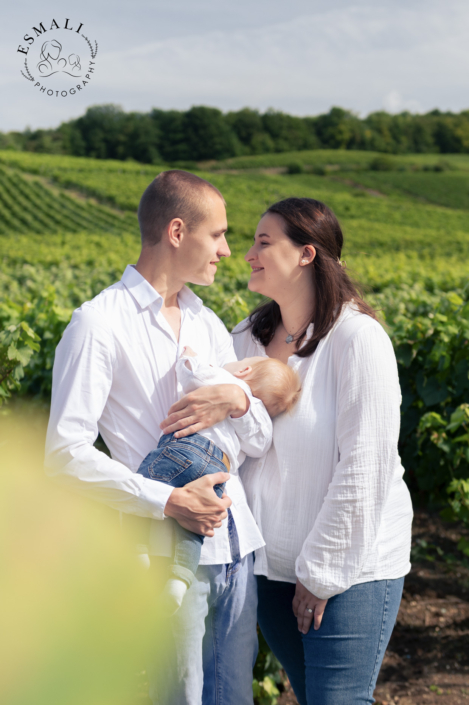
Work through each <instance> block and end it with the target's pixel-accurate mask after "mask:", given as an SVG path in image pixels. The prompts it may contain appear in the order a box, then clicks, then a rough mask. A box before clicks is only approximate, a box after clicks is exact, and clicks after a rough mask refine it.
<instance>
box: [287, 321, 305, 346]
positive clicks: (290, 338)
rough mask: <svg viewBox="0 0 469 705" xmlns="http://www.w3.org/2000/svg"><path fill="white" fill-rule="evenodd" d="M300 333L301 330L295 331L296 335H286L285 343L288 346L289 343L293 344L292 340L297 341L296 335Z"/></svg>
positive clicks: (297, 336)
mask: <svg viewBox="0 0 469 705" xmlns="http://www.w3.org/2000/svg"><path fill="white" fill-rule="evenodd" d="M282 325H283V323H282ZM283 327H284V328H285V326H283ZM300 331H301V328H300V330H297V331H296V333H293V335H291V333H289V334H288V335H287V337H286V338H285V342H286V343H288V345H290V343H293V341H294V340H297V339H298V338H299V335H298V333H299V332H300Z"/></svg>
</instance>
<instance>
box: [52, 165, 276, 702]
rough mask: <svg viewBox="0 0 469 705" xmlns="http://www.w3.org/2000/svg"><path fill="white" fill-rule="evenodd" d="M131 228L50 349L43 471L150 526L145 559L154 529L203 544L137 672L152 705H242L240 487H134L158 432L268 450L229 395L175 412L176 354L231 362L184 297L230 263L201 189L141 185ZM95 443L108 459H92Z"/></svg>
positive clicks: (207, 481) (246, 584)
mask: <svg viewBox="0 0 469 705" xmlns="http://www.w3.org/2000/svg"><path fill="white" fill-rule="evenodd" d="M138 219H139V225H140V231H141V238H142V251H141V254H140V257H139V260H138V262H137V264H136V266H135V267H134V266H128V267H127V268H126V270H125V272H124V275H123V277H122V279H121V281H120V282H118V283H116V284H114V285H113V286H111V287H109V288H108V289H105V290H104V291H102V292H101V293H100V294H99V295H98V296H96V297H95V298H94V299H93V300H92V301H90V302H87V303H85V304H83V305H82V306H81V307H80V308H79V309H77V310H76V311H75V312H74V314H73V317H72V320H71V322H70V324H69V326H68V327H67V329H66V331H65V333H64V335H63V338H62V340H61V342H60V344H59V346H58V347H57V351H56V359H55V364H54V374H53V390H52V404H51V416H50V422H49V430H48V436H47V447H46V467H47V468H48V472H49V473H50V474H53V475H54V476H56V477H57V478H58V479H60V480H62V482H64V483H65V484H66V485H68V486H70V487H71V488H74V489H76V490H78V491H80V492H83V493H86V494H87V495H88V496H91V497H94V498H95V499H98V500H100V501H102V502H105V503H106V504H108V505H110V506H111V507H114V508H115V509H118V510H121V511H123V512H125V513H128V514H135V515H139V516H143V517H149V518H150V519H152V520H153V521H152V522H151V524H152V525H151V533H150V541H149V543H150V553H151V554H153V555H155V556H163V557H170V556H171V554H172V527H171V524H172V522H170V521H168V520H165V517H172V518H173V519H175V520H176V521H178V522H179V523H180V524H181V525H182V526H184V527H186V528H187V529H190V530H191V531H194V532H196V533H199V534H203V535H205V536H206V537H207V538H206V539H205V543H204V546H203V549H202V556H201V561H200V566H199V569H198V572H197V574H196V580H194V582H193V584H192V585H191V587H190V589H189V590H188V592H187V595H186V597H185V598H184V602H183V605H182V607H181V609H180V610H179V611H178V612H177V613H176V615H175V616H174V617H172V618H171V630H172V634H173V637H174V641H175V651H174V652H171V651H168V654H169V653H171V658H169V657H168V658H167V660H166V662H165V663H164V664H162V663H154V664H153V665H152V667H151V668H150V669H149V670H150V680H151V683H150V691H151V692H150V694H151V698H152V700H153V702H155V703H156V702H158V703H160V704H162V705H201V703H203V705H211V704H212V703H218V702H223V703H225V705H230V704H231V703H233V705H234V703H236V705H244V704H246V705H247V704H248V703H249V704H250V705H252V702H253V699H252V666H253V660H254V659H255V656H256V651H257V638H256V604H257V598H256V589H255V582H254V576H253V571H252V563H253V551H254V550H255V549H256V548H259V547H260V546H261V545H263V540H262V537H261V535H260V533H259V530H258V529H257V526H256V525H255V522H254V519H253V517H252V515H251V513H250V511H249V509H248V506H247V503H246V499H245V495H244V490H243V488H242V485H241V483H240V480H239V478H237V477H232V478H231V479H230V482H229V483H228V485H227V492H228V495H230V497H228V496H224V497H223V498H222V499H219V498H218V497H217V496H216V494H215V492H214V491H213V486H214V485H215V484H217V483H222V482H225V481H226V480H227V479H229V477H230V476H229V475H227V474H226V473H218V474H214V475H209V476H205V477H202V478H200V479H199V480H196V481H195V482H192V483H190V484H188V485H186V486H185V487H183V488H180V489H174V488H172V487H170V486H168V485H165V484H162V483H159V482H155V481H153V480H150V479H147V478H145V477H143V476H142V475H139V474H135V471H136V470H137V469H138V467H139V465H140V463H141V461H142V460H143V458H144V457H145V456H146V455H147V454H148V453H149V451H150V450H152V449H154V448H155V447H156V446H157V443H158V439H159V436H160V433H161V431H160V429H163V432H164V433H171V432H177V433H178V435H180V436H184V435H188V434H191V433H195V432H197V431H198V430H201V429H202V428H206V427H208V426H211V425H213V424H214V423H217V422H218V421H220V420H222V419H224V418H226V417H230V420H231V423H232V424H233V425H234V426H235V428H236V432H237V434H238V436H239V438H240V440H241V444H242V450H243V451H244V452H246V453H247V454H249V455H251V456H254V457H256V456H257V457H258V456H260V455H262V454H263V453H264V452H265V451H266V450H267V446H268V443H269V441H268V439H267V438H266V431H265V430H264V429H266V428H267V429H268V428H269V427H270V420H269V417H268V416H267V412H266V411H265V409H264V407H263V405H262V404H261V403H260V402H259V401H258V400H257V399H254V398H251V399H250V400H249V399H248V397H247V396H246V394H245V393H244V392H243V390H241V389H240V387H238V386H236V385H222V386H219V387H205V388H202V389H199V390H197V391H195V392H193V393H191V394H190V395H188V396H187V397H184V398H183V399H181V400H179V401H177V399H178V391H179V390H178V389H177V381H176V375H175V371H174V366H175V363H176V360H177V359H178V357H179V355H180V353H181V351H182V350H183V348H184V347H185V346H190V347H191V348H193V349H194V350H196V351H197V353H198V354H199V355H200V356H202V357H203V358H205V359H206V360H208V361H209V362H210V363H211V364H214V365H218V366H222V365H224V364H225V363H227V362H229V361H231V360H234V359H236V357H235V354H234V351H233V347H232V343H231V338H230V336H229V334H228V332H227V331H226V328H225V327H224V325H223V324H222V322H221V321H220V320H219V319H218V318H217V316H216V315H215V314H214V313H213V312H212V311H210V310H209V309H206V308H205V307H204V306H203V305H202V302H201V300H200V299H199V298H198V297H197V296H195V294H193V292H191V291H190V290H189V289H188V288H187V287H186V286H185V284H186V283H187V282H189V283H193V284H201V285H205V286H208V285H210V284H212V282H213V281H214V277H215V273H216V269H217V263H218V262H219V261H220V259H221V257H229V255H230V254H231V253H230V249H229V247H228V244H227V241H226V238H225V232H226V230H227V221H226V211H225V203H224V200H223V197H222V195H221V193H220V192H219V191H218V190H217V189H216V188H215V187H214V186H212V184H210V183H208V182H207V181H205V180H203V179H201V178H199V177H197V176H195V175H193V174H190V173H187V172H184V171H178V170H172V171H167V172H163V173H162V174H160V175H159V176H158V177H157V178H156V179H155V180H154V181H153V182H152V183H151V184H150V185H149V186H148V188H147V189H146V191H145V193H144V194H143V196H142V199H141V202H140V205H139V210H138ZM168 410H169V414H168ZM98 431H99V432H100V433H101V435H102V437H103V439H104V441H105V442H106V444H107V446H108V448H109V450H110V452H111V456H112V457H111V458H109V457H108V456H107V455H105V454H104V453H102V452H100V451H98V450H97V449H96V448H94V446H93V443H94V442H95V440H96V437H97V435H98ZM162 560H164V559H162ZM158 565H161V562H160V563H159V564H158ZM158 661H161V653H160V654H159V657H158ZM162 671H163V673H164V676H163V675H162Z"/></svg>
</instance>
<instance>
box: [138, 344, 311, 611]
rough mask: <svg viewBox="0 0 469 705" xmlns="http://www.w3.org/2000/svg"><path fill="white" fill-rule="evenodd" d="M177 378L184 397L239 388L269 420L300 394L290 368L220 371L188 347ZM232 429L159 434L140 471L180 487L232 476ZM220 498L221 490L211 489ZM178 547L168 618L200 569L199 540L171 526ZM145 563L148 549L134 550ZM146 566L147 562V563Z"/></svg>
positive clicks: (247, 364) (248, 363) (225, 424)
mask: <svg viewBox="0 0 469 705" xmlns="http://www.w3.org/2000/svg"><path fill="white" fill-rule="evenodd" d="M176 375H177V379H178V382H179V383H180V385H181V387H182V390H183V392H184V394H188V393H189V392H191V391H193V390H195V389H197V388H199V387H204V386H207V385H216V384H237V385H239V386H240V387H241V389H243V390H244V392H245V393H246V394H247V396H248V397H250V396H251V395H253V396H255V397H257V398H258V399H260V400H261V401H262V402H263V403H264V405H265V407H266V409H267V412H268V413H269V415H270V417H271V418H273V417H275V416H277V415H278V414H281V413H282V412H283V411H288V410H289V409H291V408H292V407H293V405H294V404H295V403H296V401H297V399H298V397H299V395H300V391H301V388H300V379H299V377H298V374H297V373H296V372H295V371H294V370H293V369H292V368H291V367H289V366H288V365H285V364H284V363H283V362H280V361H279V360H275V359H273V358H269V357H250V358H245V359H244V360H240V361H236V362H229V363H228V364H227V365H225V366H224V367H223V368H220V367H212V366H211V365H207V364H204V363H203V362H202V361H201V360H200V359H199V358H198V357H197V355H196V354H195V353H194V352H193V351H192V350H191V349H190V348H188V347H186V348H184V351H183V354H182V356H181V357H180V359H179V360H178V361H177V363H176ZM240 452H241V446H240V441H239V439H238V437H237V435H236V432H235V429H234V428H233V426H232V424H230V422H229V420H228V419H225V420H224V421H221V422H220V423H217V424H215V425H214V426H212V427H211V428H206V429H204V430H202V431H200V433H193V434H192V435H190V436H186V437H185V438H175V437H174V434H173V433H170V434H167V435H163V436H161V438H160V441H159V443H158V447H157V448H156V449H155V450H152V451H151V452H150V453H149V454H148V455H147V457H146V458H145V459H144V460H143V461H142V463H141V465H140V467H139V469H138V472H139V473H140V474H141V475H143V476H144V477H147V478H150V479H152V480H158V481H159V482H164V483H166V484H168V485H172V486H173V487H184V485H186V484H187V483H188V482H192V481H193V480H196V479H197V478H199V477H202V476H203V475H207V474H212V473H216V472H220V471H222V472H230V470H231V472H236V471H237V470H238V465H239V464H240V461H241V462H242V460H243V459H244V458H243V455H242V454H241V458H240V457H239V456H240ZM214 490H215V492H216V494H217V495H218V496H219V497H221V496H222V494H223V491H224V485H215V486H214ZM175 535H176V536H175V538H176V542H175V543H176V548H175V553H174V560H173V565H172V566H171V577H170V579H169V580H168V581H167V583H166V586H165V588H164V591H163V600H164V605H165V610H166V611H167V614H168V615H170V614H174V613H175V612H176V611H177V610H178V609H179V607H180V606H181V604H182V600H183V597H184V595H185V593H186V591H187V589H188V588H189V587H190V585H191V583H192V581H193V579H194V573H195V571H196V570H197V566H198V565H199V560H200V553H201V549H202V544H203V541H204V537H203V536H199V535H198V534H195V533H193V532H192V531H188V530H187V529H184V528H183V527H182V526H180V524H178V523H177V522H175ZM138 551H139V553H140V554H141V559H143V562H145V558H144V556H145V554H147V552H148V549H147V547H146V546H144V545H140V546H139V548H138ZM146 561H148V558H146Z"/></svg>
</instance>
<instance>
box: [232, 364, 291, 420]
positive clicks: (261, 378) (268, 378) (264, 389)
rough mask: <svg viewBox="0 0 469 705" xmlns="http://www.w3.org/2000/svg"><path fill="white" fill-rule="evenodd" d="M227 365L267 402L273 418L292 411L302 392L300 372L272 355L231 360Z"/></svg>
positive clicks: (258, 396) (257, 395)
mask: <svg viewBox="0 0 469 705" xmlns="http://www.w3.org/2000/svg"><path fill="white" fill-rule="evenodd" d="M225 369H226V370H228V372H231V374H233V375H234V376H235V377H238V379H242V380H243V381H244V382H246V384H248V385H249V387H250V388H251V391H252V393H253V395H254V396H255V397H257V398H258V399H260V400H261V401H262V402H263V403H264V406H265V408H266V409H267V411H268V412H269V416H270V417H271V418H274V416H278V415H279V414H281V413H282V412H284V411H290V409H291V408H293V406H294V405H295V404H296V402H297V401H298V397H299V396H300V392H301V382H300V378H299V376H298V373H297V372H295V370H292V368H291V367H289V366H288V365H285V363H283V362H280V360H275V359H274V358H272V357H246V358H244V360H239V361H238V362H230V363H228V365H225Z"/></svg>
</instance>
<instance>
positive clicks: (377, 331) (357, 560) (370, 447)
mask: <svg viewBox="0 0 469 705" xmlns="http://www.w3.org/2000/svg"><path fill="white" fill-rule="evenodd" d="M243 328H246V322H245V321H243V322H242V323H240V324H239V325H238V326H237V327H236V328H235V330H234V331H233V340H234V346H235V350H236V354H237V356H238V359H241V358H243V357H251V356H254V355H265V350H264V348H263V347H262V345H260V344H259V343H258V342H257V341H255V340H254V339H253V338H252V335H251V331H250V329H249V328H247V329H246V330H244V331H243ZM311 329H312V326H310V329H309V330H308V337H309V335H311ZM288 364H289V365H290V366H291V367H293V368H294V369H296V370H297V371H298V373H299V375H300V377H301V380H302V393H301V397H300V399H299V401H298V403H297V404H296V406H295V407H294V409H293V410H292V412H290V413H284V414H281V415H280V416H278V417H277V418H275V419H274V422H273V429H274V432H273V443H272V446H271V449H270V450H269V451H268V452H267V453H266V454H265V455H264V456H263V457H262V458H260V459H259V458H246V460H245V462H244V464H243V465H242V466H241V470H240V474H241V477H242V480H243V484H244V487H245V490H246V494H247V497H248V502H249V505H250V507H251V510H252V512H253V514H254V517H255V519H256V521H257V523H258V525H259V528H260V530H261V533H262V535H263V536H264V539H265V542H266V546H265V547H264V548H261V549H258V550H257V551H256V561H255V565H254V570H255V573H256V574H257V575H265V576H266V577H268V578H270V579H271V580H282V581H286V582H291V583H295V582H296V578H297V577H298V578H299V579H300V581H301V582H302V583H303V585H305V586H306V587H307V588H308V590H310V591H311V592H312V593H313V594H314V595H316V596H317V597H319V598H322V599H326V598H329V597H332V596H333V595H337V594H339V593H341V592H344V591H345V590H347V589H348V588H349V587H351V586H352V585H356V584H357V583H364V582H368V581H372V580H384V579H392V578H399V577H402V576H404V575H406V574H407V573H408V572H409V570H410V563H409V554H410V539H411V522H412V505H411V501H410V495H409V491H408V489H407V487H406V485H405V483H404V481H403V479H402V476H403V473H404V469H403V467H402V465H401V461H400V458H399V455H398V452H397V441H398V437H399V424H400V404H401V392H400V387H399V379H398V374H397V364H396V358H395V355H394V351H393V348H392V345H391V341H390V339H389V337H388V335H387V334H386V333H385V331H384V330H383V328H382V326H381V325H380V324H379V323H377V322H376V321H375V320H373V319H372V318H370V317H369V316H366V315H364V314H361V313H358V312H357V311H355V310H354V309H353V308H352V307H351V306H348V307H346V308H345V309H344V311H343V312H342V314H341V316H340V318H339V320H338V321H337V323H336V325H335V326H334V328H333V329H332V330H331V331H330V332H329V334H328V335H327V336H326V337H325V338H323V339H322V340H321V342H320V343H319V346H318V348H317V350H316V352H315V353H314V354H313V355H312V356H310V357H306V358H300V357H298V356H297V355H292V356H291V357H290V358H289V361H288Z"/></svg>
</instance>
